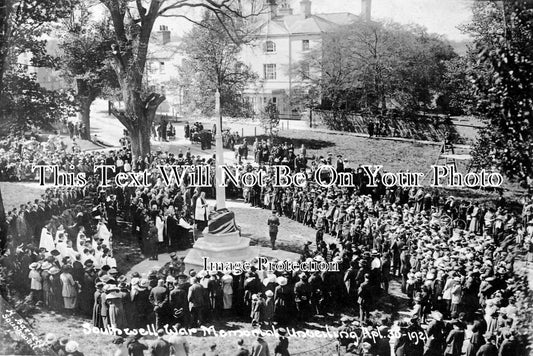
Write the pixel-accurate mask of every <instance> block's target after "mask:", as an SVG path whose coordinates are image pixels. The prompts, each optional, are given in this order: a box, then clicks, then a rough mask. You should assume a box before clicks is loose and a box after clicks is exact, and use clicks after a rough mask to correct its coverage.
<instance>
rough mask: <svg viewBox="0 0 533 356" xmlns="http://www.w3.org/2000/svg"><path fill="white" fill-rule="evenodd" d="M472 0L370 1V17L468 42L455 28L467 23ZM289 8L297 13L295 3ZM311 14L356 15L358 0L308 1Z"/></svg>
mask: <svg viewBox="0 0 533 356" xmlns="http://www.w3.org/2000/svg"><path fill="white" fill-rule="evenodd" d="M472 2H473V1H472V0H372V18H374V19H392V20H393V21H396V22H399V23H403V24H409V23H415V24H419V25H422V26H425V27H427V28H428V30H429V32H434V33H438V34H442V35H445V36H446V37H447V38H448V39H450V40H453V41H463V40H468V36H466V35H464V34H462V33H461V31H460V30H458V29H457V26H459V25H462V24H464V23H467V22H469V21H470V19H471V17H472V11H471V5H472ZM291 6H292V8H293V9H295V11H299V7H300V6H299V0H292V2H291ZM311 11H312V12H343V11H348V12H351V13H354V14H356V15H358V14H359V13H360V12H361V0H312V5H311Z"/></svg>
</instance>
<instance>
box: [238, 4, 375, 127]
mask: <svg viewBox="0 0 533 356" xmlns="http://www.w3.org/2000/svg"><path fill="white" fill-rule="evenodd" d="M361 1H362V13H361V16H357V15H354V14H352V13H349V12H341V13H313V12H312V6H311V5H312V3H311V1H310V0H302V1H300V9H299V12H298V13H294V10H293V9H292V8H291V6H290V1H289V0H277V2H274V1H272V2H271V5H270V12H269V14H268V16H267V17H266V18H265V19H263V21H262V23H261V24H260V26H259V27H258V30H257V31H256V32H255V33H254V41H253V45H252V46H247V47H245V48H244V49H243V52H242V60H243V62H245V63H246V64H248V65H249V66H251V68H252V70H254V71H255V72H256V73H258V74H259V77H260V80H259V81H258V82H257V83H253V84H250V85H249V86H248V88H247V89H246V91H245V93H244V97H245V99H246V100H248V101H249V102H250V103H251V104H252V106H253V107H254V110H255V111H256V112H260V110H261V109H262V108H264V107H265V105H266V104H267V103H268V101H270V100H271V101H272V102H273V103H275V104H276V106H277V108H278V111H279V112H280V117H281V118H299V117H300V111H301V109H302V108H299V107H297V105H296V104H295V103H294V100H292V99H293V97H294V96H295V95H297V91H298V90H300V88H303V87H305V82H306V80H307V79H305V78H306V77H309V75H307V74H309V73H306V71H307V72H308V71H309V66H307V67H306V64H305V61H303V59H304V58H305V54H306V53H308V52H309V51H311V50H312V49H314V48H320V46H321V44H322V40H323V38H324V35H325V34H326V33H328V32H331V31H334V30H335V29H336V28H338V27H339V26H342V25H348V24H350V23H353V22H355V21H362V20H369V19H370V11H371V0H361ZM296 66H298V68H299V70H297V71H296V70H295V68H296Z"/></svg>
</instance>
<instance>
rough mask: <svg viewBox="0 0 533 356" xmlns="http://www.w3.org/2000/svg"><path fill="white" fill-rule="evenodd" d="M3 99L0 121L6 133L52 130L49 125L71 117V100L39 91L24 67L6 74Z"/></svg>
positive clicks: (43, 89)
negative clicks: (35, 129)
mask: <svg viewBox="0 0 533 356" xmlns="http://www.w3.org/2000/svg"><path fill="white" fill-rule="evenodd" d="M3 96H4V98H3V105H2V106H1V109H0V118H2V119H3V120H2V126H3V128H4V129H8V130H27V129H29V128H30V127H31V126H35V127H40V128H45V129H51V126H50V124H51V123H53V122H56V121H57V120H58V119H62V118H66V117H68V116H69V115H72V114H73V113H74V110H73V104H74V103H73V102H72V98H71V96H69V95H68V94H67V93H63V92H57V91H54V90H48V89H45V88H43V87H41V86H40V85H39V83H37V80H36V78H35V74H29V73H28V72H27V71H26V69H25V68H24V67H23V66H19V67H18V68H17V70H14V69H12V70H10V71H9V72H7V73H6V75H5V79H4V91H3ZM6 126H7V127H6Z"/></svg>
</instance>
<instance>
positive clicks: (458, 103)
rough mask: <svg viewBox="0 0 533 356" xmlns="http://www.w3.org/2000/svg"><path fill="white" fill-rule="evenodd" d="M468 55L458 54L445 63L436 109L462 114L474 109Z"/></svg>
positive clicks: (471, 72) (471, 111) (471, 71)
mask: <svg viewBox="0 0 533 356" xmlns="http://www.w3.org/2000/svg"><path fill="white" fill-rule="evenodd" d="M469 57H470V55H466V56H460V57H459V56H458V57H455V58H452V59H450V60H449V61H447V62H446V63H445V66H446V70H445V71H444V74H443V76H442V85H441V89H440V95H439V97H438V98H437V107H438V109H439V110H440V111H441V112H443V113H446V114H451V115H463V114H471V113H473V111H474V108H475V105H474V101H475V100H474V87H473V85H472V83H471V77H472V75H473V68H472V66H471V63H472V62H471V61H472V59H471V58H469Z"/></svg>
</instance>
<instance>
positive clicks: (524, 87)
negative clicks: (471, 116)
mask: <svg viewBox="0 0 533 356" xmlns="http://www.w3.org/2000/svg"><path fill="white" fill-rule="evenodd" d="M474 10H475V11H474V18H473V23H472V25H471V26H470V29H471V31H472V34H473V35H474V38H475V44H476V50H477V52H478V58H479V64H480V67H482V68H484V70H479V71H478V72H477V73H475V77H474V79H475V81H474V84H475V88H476V92H475V94H476V99H477V101H478V106H477V112H478V113H479V115H480V116H481V118H482V119H483V120H485V122H486V123H487V130H484V131H482V132H481V133H480V138H479V140H478V142H477V143H476V146H475V148H474V152H473V156H474V158H475V159H477V163H478V164H480V165H483V166H489V167H491V166H495V167H497V168H498V169H499V170H500V171H501V172H502V173H504V174H506V175H507V177H509V178H510V179H514V178H517V179H520V180H522V181H525V180H526V178H527V177H532V176H533V158H532V157H533V96H532V95H531V94H532V93H533V37H532V36H531V33H533V9H532V7H531V5H526V3H525V2H522V1H510V2H503V3H502V4H494V3H484V4H477V5H476V7H475V8H474ZM487 74H488V75H487ZM487 151H488V155H487ZM487 156H488V157H487ZM482 157H483V159H480V158H482Z"/></svg>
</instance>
